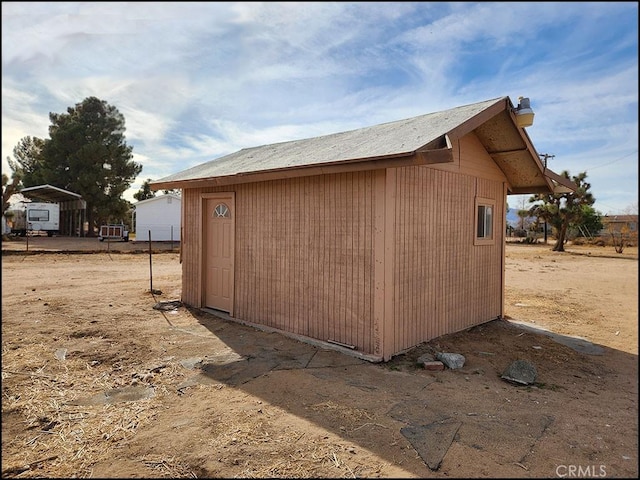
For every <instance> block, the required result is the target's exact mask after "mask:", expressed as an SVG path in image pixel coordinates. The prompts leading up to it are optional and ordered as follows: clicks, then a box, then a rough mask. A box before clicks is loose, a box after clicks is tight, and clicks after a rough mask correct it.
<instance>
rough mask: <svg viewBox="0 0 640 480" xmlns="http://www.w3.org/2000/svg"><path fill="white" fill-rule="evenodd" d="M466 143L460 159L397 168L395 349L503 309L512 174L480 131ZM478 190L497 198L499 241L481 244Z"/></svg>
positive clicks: (493, 315) (487, 317) (482, 319)
mask: <svg viewBox="0 0 640 480" xmlns="http://www.w3.org/2000/svg"><path fill="white" fill-rule="evenodd" d="M459 148H460V165H459V167H457V166H456V167H455V168H440V166H438V167H432V166H429V167H405V168H399V169H397V171H396V192H397V200H396V205H395V216H396V218H397V223H396V241H395V245H396V247H395V253H394V259H395V267H394V284H395V291H394V294H395V305H394V313H393V322H394V325H395V329H396V331H397V332H399V335H397V336H396V339H395V344H394V347H393V350H394V352H399V351H402V350H406V349H407V348H410V347H412V346H414V345H417V344H419V343H422V342H424V341H427V340H430V339H432V338H435V337H438V336H440V335H443V334H446V333H451V332H455V331H459V330H462V329H465V328H468V327H470V326H473V325H477V324H479V323H482V322H485V321H488V320H491V319H494V318H496V317H498V316H500V315H501V314H502V295H503V293H502V288H503V261H502V256H503V240H504V237H503V235H504V221H503V218H504V215H505V212H504V206H505V197H504V191H505V190H504V188H505V187H504V182H505V178H504V175H502V172H501V171H500V170H499V169H498V168H497V167H496V166H495V163H494V162H493V161H492V160H491V159H490V158H489V156H488V155H487V153H486V152H485V151H484V149H483V148H482V146H481V145H480V143H479V142H478V141H477V139H476V138H475V136H474V135H470V136H468V137H465V138H464V139H463V140H462V141H461V142H460V143H459ZM478 176H482V177H483V178H477V177H478ZM476 196H479V197H483V198H489V199H492V200H495V212H494V238H495V241H494V242H493V244H491V245H474V236H475V215H476V212H475V197H476Z"/></svg>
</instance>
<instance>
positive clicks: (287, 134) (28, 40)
mask: <svg viewBox="0 0 640 480" xmlns="http://www.w3.org/2000/svg"><path fill="white" fill-rule="evenodd" d="M89 96H95V97H97V98H99V99H101V100H104V101H106V102H107V103H109V104H110V105H112V106H114V107H116V108H117V109H118V110H119V111H120V112H121V113H122V114H123V115H124V117H125V120H126V129H127V130H126V132H125V137H126V141H127V144H128V145H130V146H132V147H133V153H134V160H135V161H136V162H139V163H140V164H142V165H143V170H142V173H141V175H140V176H139V177H138V178H137V179H136V181H135V182H134V184H133V185H132V188H131V189H130V190H129V191H128V192H127V193H126V194H125V198H127V199H128V200H131V201H134V199H133V194H134V193H135V192H136V191H138V190H139V189H140V187H141V186H142V183H143V181H144V180H146V179H147V178H151V179H153V180H158V179H160V178H162V177H165V176H167V175H170V174H173V173H176V172H179V171H182V170H184V169H186V168H189V167H192V166H194V165H198V164H201V163H203V162H206V161H209V160H212V159H215V158H218V157H221V156H223V155H226V154H229V153H232V152H235V151H237V150H240V149H242V148H246V147H254V146H258V145H264V144H270V143H276V142H281V141H287V140H295V139H300V138H308V137H314V136H317V135H324V134H330V133H336V132H340V131H346V130H351V129H355V128H360V127H366V126H369V125H374V124H378V123H385V122H390V121H394V120H399V119H403V118H409V117H413V116H416V115H422V114H425V113H431V112H435V111H439V110H445V109H448V108H453V107H457V106H461V105H466V104H469V103H475V102H479V101H483V100H488V99H491V98H495V97H501V96H509V97H510V98H511V100H512V102H513V103H514V104H517V102H518V97H519V96H525V97H529V98H530V100H531V106H532V108H533V110H534V111H535V114H536V115H535V123H534V124H533V126H531V127H528V128H527V132H528V134H529V136H530V138H531V140H532V142H533V144H534V146H535V147H536V149H537V150H538V153H540V154H544V153H547V154H549V155H554V158H552V159H550V160H549V166H550V167H551V168H552V169H553V170H555V171H556V172H558V173H559V172H561V171H562V170H568V171H569V172H570V173H571V174H577V173H579V172H582V171H586V172H587V175H588V177H587V181H589V182H590V183H591V185H592V187H591V191H592V192H593V194H594V195H595V197H596V203H595V205H594V207H595V208H596V209H597V210H599V211H600V212H601V213H603V214H606V213H625V212H628V213H638V3H637V2H606V3H605V2H602V3H598V2H559V3H549V2H507V3H502V2H501V3H490V2H480V3H474V2H452V3H447V2H380V3H368V2H352V3H351V2H302V3H297V2H293V3H276V2H268V3H260V2H257V3H253V2H228V3H224V2H222V3H214V2H193V3H189V2H150V3H147V2H145V3H140V2H131V3H129V2H106V3H102V2H40V3H38V2H36V3H33V2H2V171H3V172H7V173H10V169H9V167H8V164H7V161H6V159H7V157H10V156H12V155H13V148H14V147H15V146H16V145H17V143H18V142H19V141H20V139H21V138H23V137H25V136H35V137H39V138H48V127H49V125H50V121H49V113H50V112H54V113H65V112H66V110H67V108H69V107H73V106H75V105H76V104H77V103H80V102H82V101H83V100H84V99H85V98H87V97H89ZM527 198H528V196H526V197H509V205H510V206H511V207H514V208H520V207H521V205H520V204H522V203H523V200H526V199H527ZM630 209H631V210H632V212H629V210H630Z"/></svg>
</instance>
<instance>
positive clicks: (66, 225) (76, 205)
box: [19, 184, 87, 237]
mask: <svg viewBox="0 0 640 480" xmlns="http://www.w3.org/2000/svg"><path fill="white" fill-rule="evenodd" d="M19 193H20V194H22V196H23V197H25V198H28V199H29V200H31V201H38V202H51V203H57V204H59V205H60V235H67V236H78V237H84V236H86V233H87V232H86V229H85V227H84V224H85V221H86V218H87V202H85V201H84V200H83V199H82V196H81V195H80V194H78V193H73V192H70V191H68V190H63V189H62V188H58V187H54V186H53V185H48V184H46V185H37V186H34V187H26V188H23V189H22V190H20V192H19Z"/></svg>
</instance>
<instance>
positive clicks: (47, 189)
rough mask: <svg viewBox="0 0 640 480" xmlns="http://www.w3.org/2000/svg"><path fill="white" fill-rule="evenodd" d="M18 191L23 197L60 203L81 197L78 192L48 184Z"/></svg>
mask: <svg viewBox="0 0 640 480" xmlns="http://www.w3.org/2000/svg"><path fill="white" fill-rule="evenodd" d="M19 193H21V194H22V196H23V197H27V198H30V199H32V200H40V201H43V202H55V203H62V202H68V201H70V200H80V199H82V195H80V194H79V193H73V192H70V191H68V190H64V189H62V188H58V187H54V186H53V185H49V184H46V185H36V186H34V187H26V188H23V189H21V190H20V192H19Z"/></svg>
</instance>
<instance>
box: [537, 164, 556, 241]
mask: <svg viewBox="0 0 640 480" xmlns="http://www.w3.org/2000/svg"><path fill="white" fill-rule="evenodd" d="M540 157H541V158H542V159H543V160H544V169H545V170H546V169H547V160H548V159H550V158H555V155H549V154H548V153H542V154H540ZM544 244H545V245H546V244H547V220H546V219H545V220H544Z"/></svg>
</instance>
